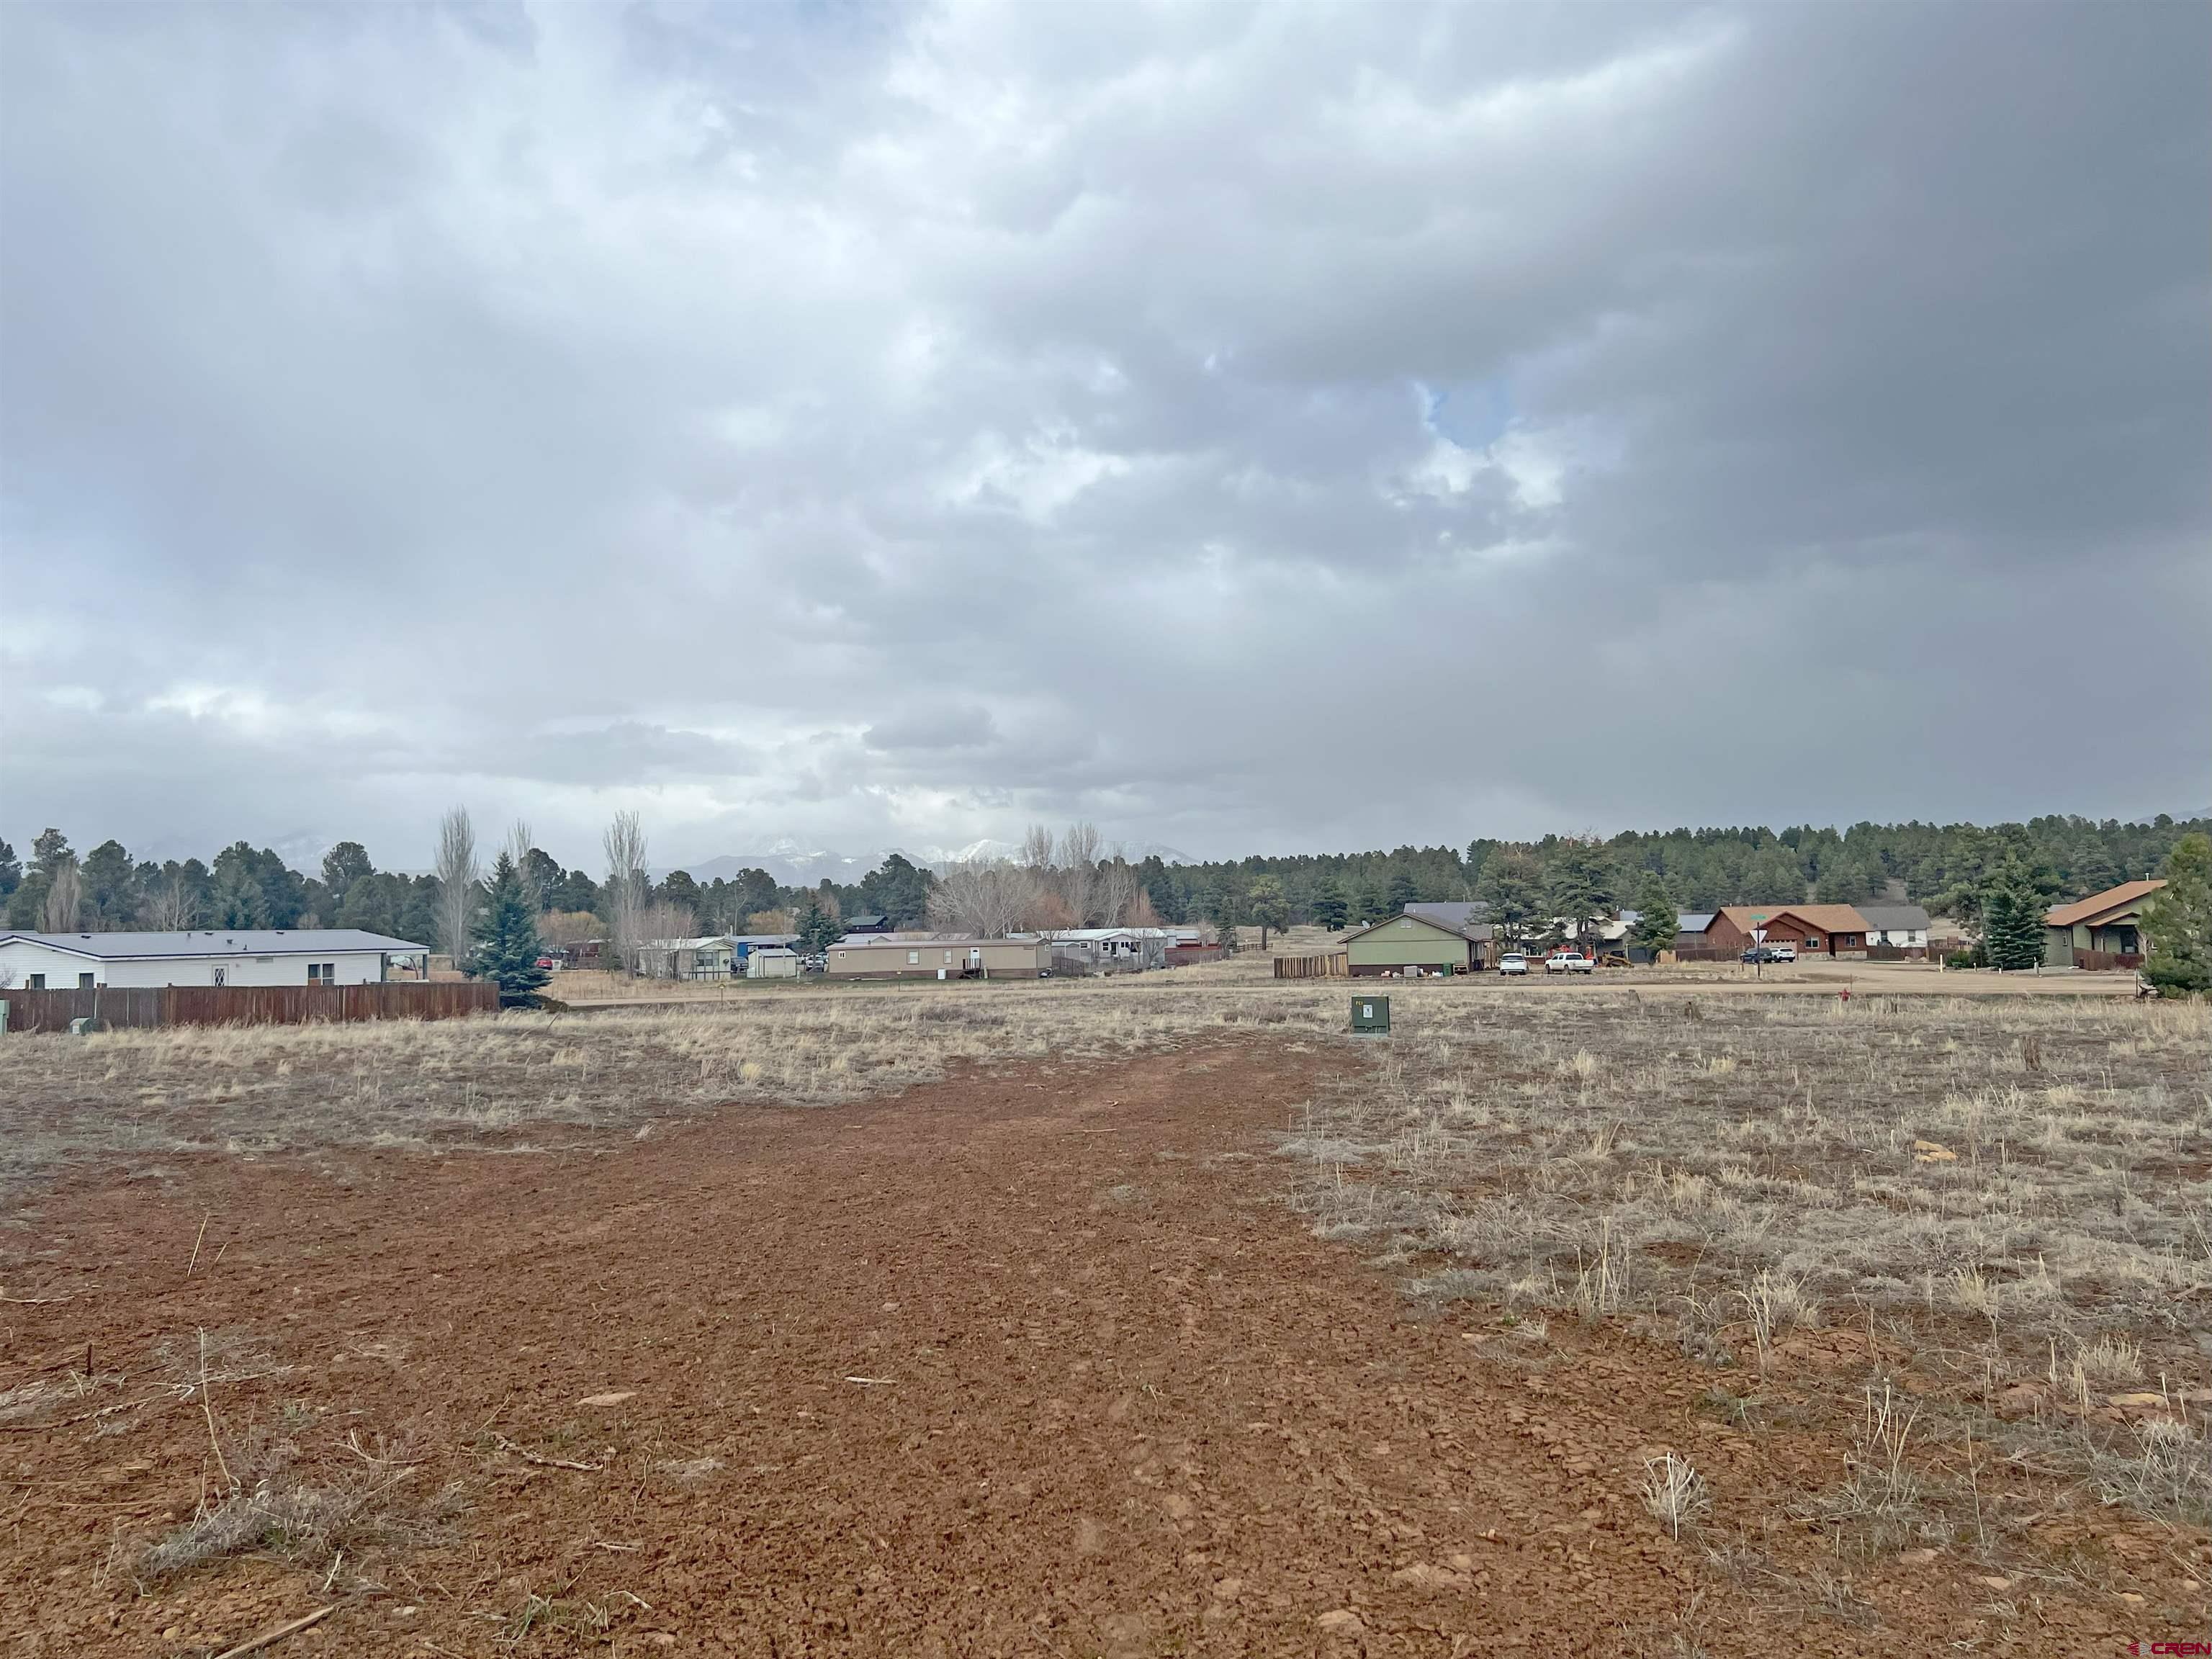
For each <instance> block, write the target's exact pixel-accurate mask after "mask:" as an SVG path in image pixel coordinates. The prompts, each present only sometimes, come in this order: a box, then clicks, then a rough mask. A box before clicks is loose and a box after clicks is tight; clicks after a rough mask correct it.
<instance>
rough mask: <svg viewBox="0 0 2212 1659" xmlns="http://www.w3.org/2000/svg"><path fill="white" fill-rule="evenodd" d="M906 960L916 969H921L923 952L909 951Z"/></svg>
mask: <svg viewBox="0 0 2212 1659" xmlns="http://www.w3.org/2000/svg"><path fill="white" fill-rule="evenodd" d="M906 959H907V961H908V963H910V964H911V965H912V966H914V967H916V968H919V967H921V951H908V952H907V953H906Z"/></svg>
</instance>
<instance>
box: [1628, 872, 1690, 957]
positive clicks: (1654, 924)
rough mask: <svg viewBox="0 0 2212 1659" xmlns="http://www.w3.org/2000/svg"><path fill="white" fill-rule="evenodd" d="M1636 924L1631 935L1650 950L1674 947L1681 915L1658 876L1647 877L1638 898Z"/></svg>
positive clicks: (1669, 949) (1679, 929) (1679, 930)
mask: <svg viewBox="0 0 2212 1659" xmlns="http://www.w3.org/2000/svg"><path fill="white" fill-rule="evenodd" d="M1636 908H1637V912H1638V914H1637V917H1636V926H1635V927H1634V928H1633V929H1632V931H1631V932H1630V934H1629V937H1630V938H1631V939H1633V940H1634V941H1635V942H1636V943H1637V944H1638V945H1642V946H1643V947H1644V949H1645V950H1647V951H1654V952H1656V951H1671V950H1673V949H1674V936H1675V935H1676V934H1677V933H1680V932H1681V931H1682V918H1681V916H1680V914H1679V913H1678V912H1677V911H1676V910H1675V908H1674V900H1673V899H1671V898H1669V897H1668V896H1667V889H1666V885H1665V884H1663V883H1662V882H1661V880H1660V879H1659V878H1658V877H1656V876H1650V877H1647V878H1645V879H1644V888H1643V890H1642V892H1641V893H1640V894H1639V895H1638V898H1637V901H1636Z"/></svg>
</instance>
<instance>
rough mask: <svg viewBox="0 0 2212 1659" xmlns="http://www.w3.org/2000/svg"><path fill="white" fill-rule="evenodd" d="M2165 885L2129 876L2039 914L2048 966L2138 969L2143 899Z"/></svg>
mask: <svg viewBox="0 0 2212 1659" xmlns="http://www.w3.org/2000/svg"><path fill="white" fill-rule="evenodd" d="M2165 885H2166V884H2165V883H2164V882H2162V881H2127V882H2122V883H2121V884H2119V885H2118V887H2112V888H2107V889H2106V890H2105V891H2103V892H2101V893H2092V894H2091V895H2090V896H2088V897H2087V898H2085V899H2079V900H2076V901H2075V902H2074V903H2072V904H2062V905H2060V906H2059V907H2058V908H2057V909H2055V910H2052V911H2051V912H2050V913H2049V914H2048V915H2045V917H2044V918H2043V965H2044V966H2045V967H2046V968H2091V969H2097V968H2103V969H2112V968H2140V967H2142V959H2143V954H2144V951H2145V946H2144V944H2143V933H2142V913H2143V902H2144V901H2145V900H2147V899H2148V898H2149V897H2150V896H2151V895H2152V894H2153V893H2155V892H2156V891H2158V890H2159V889H2160V888H2161V887H2163V886H2165Z"/></svg>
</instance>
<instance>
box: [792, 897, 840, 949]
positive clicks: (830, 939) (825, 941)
mask: <svg viewBox="0 0 2212 1659" xmlns="http://www.w3.org/2000/svg"><path fill="white" fill-rule="evenodd" d="M844 935H845V930H844V929H843V928H842V927H840V926H838V924H837V921H836V918H835V917H834V916H832V915H830V914H829V912H828V911H827V910H824V909H823V908H822V905H821V902H820V901H819V900H817V901H815V902H813V903H811V904H809V905H808V906H807V907H806V914H805V915H803V916H801V917H799V945H800V946H801V948H803V949H805V950H808V951H826V950H828V949H829V947H830V946H831V945H835V944H836V942H837V941H838V940H839V939H842V938H843V937H844Z"/></svg>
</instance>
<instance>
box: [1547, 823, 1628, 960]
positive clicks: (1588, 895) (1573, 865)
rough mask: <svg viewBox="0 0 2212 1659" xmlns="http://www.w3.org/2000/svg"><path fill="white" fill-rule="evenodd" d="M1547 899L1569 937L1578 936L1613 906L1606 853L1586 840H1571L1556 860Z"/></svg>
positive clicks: (1548, 882)
mask: <svg viewBox="0 0 2212 1659" xmlns="http://www.w3.org/2000/svg"><path fill="white" fill-rule="evenodd" d="M1544 902H1545V903H1546V904H1547V906H1548V907H1549V908H1550V909H1551V912H1552V916H1553V920H1554V921H1559V922H1563V923H1565V930H1566V937H1567V938H1569V939H1579V938H1580V937H1581V936H1582V934H1583V931H1584V930H1585V929H1586V928H1587V927H1588V926H1589V924H1590V923H1591V922H1593V921H1595V920H1596V919H1597V918H1598V917H1600V916H1602V915H1606V914H1607V912H1609V911H1610V910H1611V909H1612V908H1613V872H1612V871H1611V869H1610V868H1608V867H1607V861H1606V858H1605V854H1603V853H1602V852H1601V851H1600V850H1599V849H1598V848H1595V847H1593V846H1590V845H1589V844H1587V843H1583V842H1577V843H1571V844H1570V845H1568V846H1567V847H1566V848H1564V849H1563V850H1562V851H1561V852H1560V854H1559V857H1558V858H1557V859H1555V860H1553V865H1552V870H1551V878H1550V880H1549V881H1547V883H1546V884H1545V888H1544Z"/></svg>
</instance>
